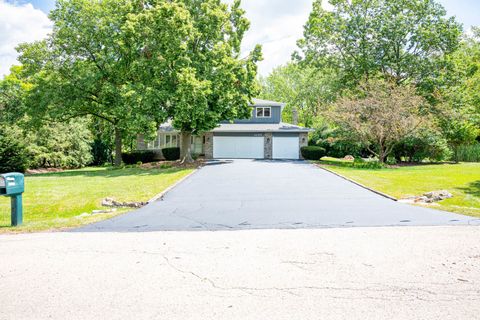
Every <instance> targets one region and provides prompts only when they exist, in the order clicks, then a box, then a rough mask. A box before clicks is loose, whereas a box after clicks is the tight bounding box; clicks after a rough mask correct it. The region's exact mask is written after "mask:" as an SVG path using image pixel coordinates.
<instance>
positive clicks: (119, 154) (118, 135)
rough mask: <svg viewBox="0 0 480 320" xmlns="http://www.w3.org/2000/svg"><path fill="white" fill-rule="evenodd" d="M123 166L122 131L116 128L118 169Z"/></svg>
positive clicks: (116, 164)
mask: <svg viewBox="0 0 480 320" xmlns="http://www.w3.org/2000/svg"><path fill="white" fill-rule="evenodd" d="M121 164H122V130H120V128H117V127H115V161H114V165H115V166H116V167H118V166H120V165H121Z"/></svg>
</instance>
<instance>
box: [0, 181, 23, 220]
mask: <svg viewBox="0 0 480 320" xmlns="http://www.w3.org/2000/svg"><path fill="white" fill-rule="evenodd" d="M24 191H25V185H24V176H23V174H21V173H16V172H12V173H4V174H0V196H7V197H10V198H11V202H12V208H11V209H12V210H11V221H12V226H17V225H19V224H22V221H23V205H22V193H23V192H24Z"/></svg>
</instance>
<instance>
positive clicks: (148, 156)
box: [122, 150, 155, 164]
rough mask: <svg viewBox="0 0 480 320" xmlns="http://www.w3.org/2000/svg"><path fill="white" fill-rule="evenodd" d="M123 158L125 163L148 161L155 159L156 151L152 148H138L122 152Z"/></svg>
mask: <svg viewBox="0 0 480 320" xmlns="http://www.w3.org/2000/svg"><path fill="white" fill-rule="evenodd" d="M122 160H123V162H124V163H125V164H137V163H139V162H141V163H148V162H153V161H155V152H154V151H151V150H137V151H132V152H126V153H122Z"/></svg>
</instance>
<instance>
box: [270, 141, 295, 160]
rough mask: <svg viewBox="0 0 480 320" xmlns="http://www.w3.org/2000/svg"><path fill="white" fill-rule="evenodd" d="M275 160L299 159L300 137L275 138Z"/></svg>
mask: <svg viewBox="0 0 480 320" xmlns="http://www.w3.org/2000/svg"><path fill="white" fill-rule="evenodd" d="M272 147H273V159H299V158H300V157H299V156H300V155H299V148H300V141H299V138H298V136H286V137H282V136H273V146H272Z"/></svg>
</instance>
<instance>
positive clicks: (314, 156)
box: [300, 146, 325, 160]
mask: <svg viewBox="0 0 480 320" xmlns="http://www.w3.org/2000/svg"><path fill="white" fill-rule="evenodd" d="M300 151H301V153H302V157H303V158H304V159H307V160H320V158H322V157H324V156H325V149H324V148H322V147H317V146H307V147H302V148H300Z"/></svg>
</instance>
